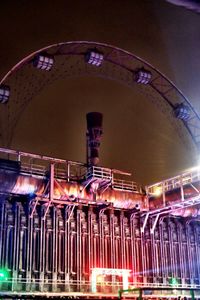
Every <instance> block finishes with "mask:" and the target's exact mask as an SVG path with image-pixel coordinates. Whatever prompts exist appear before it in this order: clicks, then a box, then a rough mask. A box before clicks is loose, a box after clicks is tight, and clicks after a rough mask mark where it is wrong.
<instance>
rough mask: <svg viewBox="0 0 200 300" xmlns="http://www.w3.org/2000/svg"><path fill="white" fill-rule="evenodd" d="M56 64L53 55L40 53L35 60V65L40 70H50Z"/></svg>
mask: <svg viewBox="0 0 200 300" xmlns="http://www.w3.org/2000/svg"><path fill="white" fill-rule="evenodd" d="M53 64H54V58H53V56H52V55H47V54H39V55H37V56H36V57H35V59H34V60H33V66H34V67H36V68H37V69H40V70H45V71H50V70H51V69H52V67H53Z"/></svg>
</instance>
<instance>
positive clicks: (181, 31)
mask: <svg viewBox="0 0 200 300" xmlns="http://www.w3.org/2000/svg"><path fill="white" fill-rule="evenodd" d="M0 24H1V26H0V32H1V47H0V61H1V64H0V76H1V78H2V77H3V76H4V75H5V74H6V73H7V72H8V71H9V70H10V69H11V68H12V67H13V66H14V65H15V64H16V63H18V62H19V61H20V60H21V59H23V58H24V57H25V56H27V55H29V54H31V53H32V52H34V51H37V50H39V49H40V48H42V47H45V46H48V45H51V44H54V43H59V42H69V41H94V42H102V43H107V44H110V45H113V46H117V47H119V48H122V49H124V50H127V51H129V52H132V53H134V54H135V55H137V56H139V57H141V58H143V59H144V60H146V61H147V62H149V63H150V64H152V65H153V66H155V67H156V68H157V69H158V70H160V71H161V72H162V73H163V74H165V75H166V76H167V77H168V78H170V79H171V80H172V81H173V82H174V83H175V84H176V85H177V87H179V88H180V89H181V90H182V91H183V93H184V94H185V95H186V96H187V97H188V98H189V100H190V102H191V103H192V104H193V105H194V107H195V108H196V109H197V110H198V112H199V113H200V100H199V95H200V50H199V49H200V14H197V13H195V12H193V11H189V10H186V9H185V8H182V7H176V6H174V5H173V4H170V3H167V2H166V1H164V0H149V1H148V0H146V1H145V0H124V1H122V0H121V1H119V0H101V1H96V0H94V1H89V0H88V1H83V0H78V1H67V0H65V1H64V0H63V1H61V0H57V1H56V0H55V1H52V0H42V1H38V0H36V1H32V0H29V1H25V0H24V1H22V0H18V1H11V0H5V1H1V3H0ZM0 109H1V108H0ZM89 111H100V112H102V113H103V114H104V126H103V131H104V135H103V138H102V144H101V150H100V162H101V165H104V166H107V167H112V168H116V169H122V170H124V171H130V172H131V173H132V174H133V176H132V178H133V179H134V180H136V181H138V182H140V183H142V184H147V183H153V182H155V181H160V180H162V179H164V178H167V177H169V176H174V175H176V174H178V173H179V172H181V171H182V170H184V169H186V168H188V167H190V166H194V165H195V163H196V160H197V154H196V153H195V151H193V150H192V147H191V145H190V143H192V142H191V140H189V139H188V140H187V139H186V141H185V140H184V139H183V138H181V137H180V136H179V135H178V134H177V132H176V130H175V128H174V127H173V124H172V123H171V121H170V120H169V119H168V118H167V117H166V116H165V115H164V114H163V113H162V112H161V111H160V110H159V108H158V107H157V106H155V105H153V104H152V102H151V101H149V99H147V97H146V96H144V95H141V94H139V93H138V91H137V90H133V89H130V88H128V87H127V86H125V85H122V84H119V83H118V82H115V81H112V80H107V79H104V78H95V77H80V78H66V79H62V80H58V81H56V82H54V83H53V84H51V85H48V86H46V87H45V88H44V89H43V90H42V91H41V92H40V93H39V94H38V95H37V96H36V97H34V99H32V101H31V102H30V103H29V105H28V106H27V107H26V109H25V110H24V112H23V114H22V116H21V118H20V119H19V121H18V123H17V127H16V129H15V133H14V137H13V141H12V144H11V148H13V149H19V150H23V151H27V152H32V153H38V154H46V155H50V156H53V157H60V158H65V159H69V160H78V161H85V156H86V154H85V131H86V121H85V114H86V113H87V112H89ZM127 179H128V178H127Z"/></svg>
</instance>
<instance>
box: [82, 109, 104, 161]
mask: <svg viewBox="0 0 200 300" xmlns="http://www.w3.org/2000/svg"><path fill="white" fill-rule="evenodd" d="M86 118H87V134H86V136H87V164H88V165H94V166H96V165H98V163H99V147H100V139H101V135H102V122H103V115H102V114H101V113H99V112H90V113H88V114H87V115H86Z"/></svg>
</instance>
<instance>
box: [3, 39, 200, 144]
mask: <svg viewBox="0 0 200 300" xmlns="http://www.w3.org/2000/svg"><path fill="white" fill-rule="evenodd" d="M91 48H92V49H98V51H100V52H101V53H103V54H104V61H103V64H102V66H101V67H99V68H97V67H94V66H92V65H89V64H87V63H86V62H85V60H84V55H85V53H86V52H87V51H88V49H91ZM43 52H46V53H47V54H48V55H53V56H54V58H55V64H54V66H53V68H52V69H51V71H50V72H45V71H41V70H38V69H36V68H34V67H33V64H32V62H33V59H34V57H35V56H36V55H37V54H39V53H43ZM143 67H145V68H146V69H147V70H148V71H150V72H151V75H152V78H151V81H150V83H149V84H147V85H145V86H144V85H140V84H137V83H136V82H135V81H134V79H133V73H134V71H135V70H136V69H138V68H143ZM88 75H89V76H97V77H103V78H107V79H112V80H116V81H119V82H121V83H123V84H126V85H128V86H129V87H132V88H134V89H137V91H139V92H141V93H144V94H145V95H147V96H148V97H149V98H150V100H152V102H154V104H156V105H157V106H159V108H160V109H161V111H162V112H163V113H164V114H165V115H167V117H169V118H170V121H171V122H172V123H173V125H174V126H175V127H176V129H178V133H179V135H181V138H183V139H184V136H185V132H186V131H185V130H183V129H184V128H186V129H187V132H188V133H189V135H190V136H191V137H192V140H193V142H194V144H195V145H196V147H197V149H199V147H200V117H199V115H198V113H197V112H196V111H195V109H194V108H193V106H192V104H191V103H190V101H189V100H188V99H187V98H186V97H185V96H184V95H183V93H182V92H181V91H180V90H179V89H178V88H177V87H176V86H175V85H174V84H173V83H172V82H171V81H170V80H169V79H167V78H166V77H165V76H164V75H163V74H162V73H161V72H159V71H158V70H157V69H155V68H154V67H153V66H151V65H150V64H148V63H147V62H145V61H144V60H142V59H141V58H139V57H137V56H135V55H134V54H132V53H129V52H127V51H125V50H122V49H119V48H117V47H113V46H110V45H106V44H101V43H95V42H81V41H80V42H66V43H60V44H54V45H51V46H48V47H46V48H43V49H40V50H38V51H37V52H34V53H32V54H31V55H29V56H27V57H26V58H24V59H23V60H22V61H20V62H19V63H18V64H17V65H15V66H14V67H13V68H12V69H11V70H10V71H9V72H8V73H7V74H6V75H5V76H4V78H3V79H2V80H1V82H0V84H6V85H8V86H10V88H11V95H10V99H9V102H8V103H7V104H6V105H2V106H1V107H0V116H1V124H0V128H1V142H2V145H3V146H6V147H9V146H10V144H11V141H12V137H13V134H14V129H15V127H16V124H17V121H18V120H19V118H20V116H21V114H22V112H23V111H24V109H25V108H26V106H27V104H28V103H29V102H30V101H31V99H32V98H33V97H35V96H36V95H37V94H38V93H39V92H40V91H41V90H42V89H43V88H44V87H45V86H46V85H48V84H51V83H52V82H54V81H55V80H58V79H63V78H67V77H74V76H75V77H76V76H88ZM161 100H164V101H161ZM178 104H183V105H185V106H187V107H189V109H190V117H189V119H188V120H187V121H185V120H177V119H176V118H175V117H174V116H173V111H174V108H175V107H176V106H177V105H178ZM183 125H184V126H183Z"/></svg>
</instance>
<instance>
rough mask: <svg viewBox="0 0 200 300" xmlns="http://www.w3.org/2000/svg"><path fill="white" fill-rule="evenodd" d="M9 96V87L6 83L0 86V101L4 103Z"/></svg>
mask: <svg viewBox="0 0 200 300" xmlns="http://www.w3.org/2000/svg"><path fill="white" fill-rule="evenodd" d="M9 97H10V88H9V86H7V85H1V86H0V103H2V104H4V103H6V102H8V99H9Z"/></svg>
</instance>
